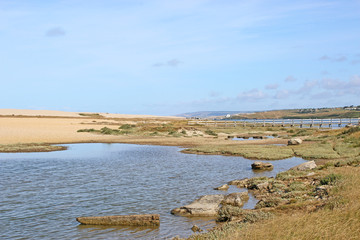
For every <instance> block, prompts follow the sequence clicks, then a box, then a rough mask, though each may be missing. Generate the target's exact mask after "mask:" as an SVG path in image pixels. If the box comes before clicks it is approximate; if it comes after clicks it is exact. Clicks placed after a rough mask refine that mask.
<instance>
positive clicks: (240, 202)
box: [221, 192, 249, 207]
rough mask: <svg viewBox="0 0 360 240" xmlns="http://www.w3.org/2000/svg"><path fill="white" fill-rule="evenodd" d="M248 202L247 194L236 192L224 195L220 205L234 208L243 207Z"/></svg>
mask: <svg viewBox="0 0 360 240" xmlns="http://www.w3.org/2000/svg"><path fill="white" fill-rule="evenodd" d="M248 200H249V195H248V192H237V193H230V194H229V195H226V196H225V198H224V200H222V202H221V204H222V205H232V206H236V207H242V206H244V203H245V202H247V201H248Z"/></svg>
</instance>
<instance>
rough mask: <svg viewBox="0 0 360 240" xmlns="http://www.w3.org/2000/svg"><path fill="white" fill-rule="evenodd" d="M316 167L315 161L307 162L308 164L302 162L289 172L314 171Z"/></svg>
mask: <svg viewBox="0 0 360 240" xmlns="http://www.w3.org/2000/svg"><path fill="white" fill-rule="evenodd" d="M316 167H317V165H316V163H315V161H309V162H304V163H302V164H300V165H297V166H295V167H293V168H291V170H298V171H305V170H311V169H314V168H316Z"/></svg>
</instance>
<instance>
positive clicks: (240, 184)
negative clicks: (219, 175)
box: [228, 178, 249, 188]
mask: <svg viewBox="0 0 360 240" xmlns="http://www.w3.org/2000/svg"><path fill="white" fill-rule="evenodd" d="M228 184H229V185H235V186H237V187H238V188H247V187H248V185H249V179H248V178H244V179H240V180H233V181H230V182H229V183H228Z"/></svg>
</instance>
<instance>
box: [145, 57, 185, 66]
mask: <svg viewBox="0 0 360 240" xmlns="http://www.w3.org/2000/svg"><path fill="white" fill-rule="evenodd" d="M182 63H183V62H182V61H179V60H178V59H176V58H174V59H171V60H169V61H167V62H158V63H155V64H153V65H152V66H153V67H177V66H179V65H180V64H182Z"/></svg>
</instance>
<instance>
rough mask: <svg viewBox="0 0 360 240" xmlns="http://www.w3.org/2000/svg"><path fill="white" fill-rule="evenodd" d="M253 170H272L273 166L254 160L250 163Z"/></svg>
mask: <svg viewBox="0 0 360 240" xmlns="http://www.w3.org/2000/svg"><path fill="white" fill-rule="evenodd" d="M251 168H252V169H253V170H273V169H274V166H273V165H272V164H271V163H264V162H254V163H253V164H251Z"/></svg>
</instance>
